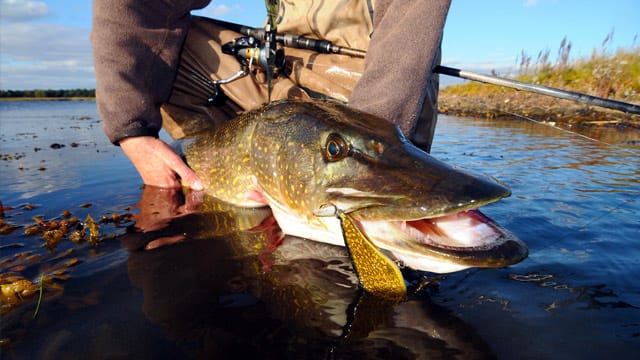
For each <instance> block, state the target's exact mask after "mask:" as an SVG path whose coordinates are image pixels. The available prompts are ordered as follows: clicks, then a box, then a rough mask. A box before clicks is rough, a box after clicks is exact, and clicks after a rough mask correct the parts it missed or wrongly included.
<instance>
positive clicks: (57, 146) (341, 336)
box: [0, 102, 640, 359]
mask: <svg viewBox="0 0 640 360" xmlns="http://www.w3.org/2000/svg"><path fill="white" fill-rule="evenodd" d="M599 132H600V133H601V134H599V140H600V141H598V140H592V139H588V138H586V137H584V136H579V135H576V134H572V133H569V132H566V131H563V130H560V129H557V128H553V127H549V126H546V125H541V124H537V123H533V122H528V121H524V120H517V119H514V120H473V119H460V118H455V117H447V116H442V117H441V118H440V121H439V124H438V128H437V131H436V138H435V143H434V146H433V150H432V154H433V155H434V156H436V157H437V158H439V159H441V160H444V161H446V162H449V163H451V164H455V165H459V166H461V167H466V168H469V169H472V170H476V171H480V172H483V173H486V174H489V175H492V176H494V177H496V178H498V179H499V180H501V181H502V182H504V183H506V184H508V185H509V186H510V187H511V189H512V192H513V195H512V196H511V197H510V198H507V199H504V200H502V201H499V202H497V203H494V204H491V205H488V206H486V207H484V208H483V209H484V210H483V212H484V213H485V214H487V215H488V216H490V217H491V218H493V219H494V220H496V221H497V222H498V223H500V224H501V225H503V226H504V227H505V228H507V229H509V230H510V231H512V232H514V233H515V234H516V235H517V236H518V237H519V238H520V239H521V240H523V241H524V242H525V243H527V245H528V246H529V251H530V255H529V257H528V258H527V259H525V260H524V261H523V262H521V263H519V264H517V265H514V266H511V267H508V268H504V269H490V270H487V269H470V270H466V271H461V272H458V273H453V274H448V275H446V276H442V277H436V276H434V274H426V273H416V272H412V271H409V270H406V269H405V270H404V274H405V277H406V278H407V280H408V281H409V282H410V284H411V285H412V286H410V290H411V294H410V295H409V297H408V299H407V300H406V301H404V302H402V303H400V304H395V305H389V304H381V303H378V302H377V301H376V300H375V299H371V298H369V297H367V296H363V295H362V294H360V293H359V292H358V291H357V289H356V287H355V285H354V276H353V272H352V270H351V267H350V263H349V261H348V258H347V257H346V254H345V252H344V249H342V248H339V247H332V246H328V245H324V244H315V243H311V242H309V241H305V240H300V239H293V238H287V239H285V241H284V243H283V244H282V245H280V247H278V246H276V245H274V244H267V243H264V236H262V237H260V236H261V235H264V233H268V232H269V231H271V230H270V229H272V227H271V226H270V225H269V223H268V221H267V220H265V219H267V218H268V213H265V212H263V211H243V210H238V211H236V212H235V213H233V214H232V216H231V215H229V213H228V212H222V211H220V209H219V208H215V209H216V211H214V212H213V213H212V214H213V215H204V214H200V213H199V212H195V213H193V209H192V208H190V202H192V201H193V200H194V199H192V198H191V197H190V196H186V197H185V196H183V194H181V193H175V192H170V191H161V190H158V189H153V188H146V189H144V190H143V188H142V186H141V182H140V179H139V178H138V175H137V173H136V172H135V169H134V168H133V167H132V166H131V164H129V162H128V161H127V160H126V159H125V158H124V156H123V155H122V154H121V152H120V150H119V149H118V148H116V147H114V146H112V145H111V144H109V143H108V141H107V140H106V139H105V137H104V135H103V134H102V131H101V124H100V120H99V118H98V115H97V113H96V109H95V103H93V102H14V103H3V102H0V133H1V135H0V155H1V156H2V160H1V161H0V174H1V175H0V201H1V202H2V207H3V209H4V211H3V212H4V215H3V217H2V218H1V219H2V221H3V224H4V226H5V227H4V229H5V230H3V234H2V235H0V274H1V275H0V276H2V278H0V279H3V281H4V282H7V281H9V280H7V279H11V277H12V276H13V279H14V280H15V279H17V278H25V279H28V280H30V281H32V282H34V283H35V284H36V285H34V286H35V290H34V289H32V290H34V291H35V293H33V292H34V291H32V294H26V295H25V296H24V298H22V299H20V301H18V302H17V303H15V304H12V305H8V304H7V303H3V304H2V305H3V307H2V311H1V316H2V321H1V324H0V344H2V345H1V346H0V354H1V357H2V358H6V359H24V358H41V359H48V358H63V357H64V358H143V359H144V358H172V359H176V358H203V357H207V358H212V357H215V358H238V357H240V356H253V357H255V356H260V357H261V358H267V359H270V358H296V359H298V358H310V359H318V358H329V359H357V358H367V359H371V358H383V359H412V358H433V357H436V358H500V359H515V358H517V359H541V358H544V359H553V358H557V359H566V358H584V359H591V358H593V359H598V358H632V357H634V356H637V354H638V352H639V351H640V283H639V282H638V279H637V274H638V273H640V236H639V235H640V203H639V202H640V156H639V155H640V147H638V145H637V138H636V139H634V138H633V137H634V136H636V137H637V136H638V135H637V134H633V133H626V134H624V136H620V134H615V133H614V134H610V131H608V130H601V129H599ZM602 133H604V135H602ZM589 136H593V132H592V134H590V135H589ZM630 136H631V140H629V138H630ZM620 139H623V140H620ZM620 141H622V142H620ZM614 142H617V143H614ZM211 206H212V207H214V206H217V205H216V204H213V205H211ZM65 210H66V211H68V212H69V213H70V214H65ZM132 214H135V216H136V219H137V220H136V221H137V223H138V225H139V226H143V227H144V228H145V229H146V230H147V232H146V233H140V232H137V231H134V230H133V228H134V221H132V219H131V216H130V215H132ZM87 215H91V216H92V217H93V218H94V219H96V222H98V223H99V229H98V230H99V234H100V235H99V236H98V237H97V238H96V239H94V240H95V241H92V242H91V241H87V240H86V238H85V240H84V241H78V242H77V243H76V242H73V241H71V240H70V239H69V238H68V237H64V238H63V239H62V240H61V241H60V242H58V243H55V244H54V242H49V243H48V246H45V245H46V244H47V242H45V241H44V240H43V239H42V235H43V234H42V233H38V234H35V235H25V229H27V228H29V227H30V226H33V225H34V224H35V222H36V220H34V217H38V218H39V219H42V220H43V221H46V222H49V221H52V220H53V221H56V222H57V223H59V222H60V221H61V220H64V219H67V220H70V219H72V217H73V216H77V217H78V218H79V220H80V221H84V222H85V224H86V219H87ZM114 218H115V219H116V221H113V219H114ZM239 218H241V219H242V221H239V220H234V219H239ZM229 224H232V225H233V226H229ZM245 224H249V225H245ZM256 225H258V226H256ZM230 228H231V229H230ZM67 236H68V235H67ZM260 239H262V240H260ZM261 241H262V242H261ZM174 242H176V243H175V244H173V245H168V246H159V247H157V248H155V246H157V245H158V244H165V243H174ZM151 244H154V246H150V245H151ZM145 246H146V249H147V250H144V249H145ZM150 248H153V249H150ZM40 283H42V286H41V287H40V286H38V285H39V284H40ZM419 283H423V285H424V286H421V287H418V286H417V284H419ZM40 291H41V292H42V296H40ZM3 301H4V300H3ZM36 309H37V310H36Z"/></svg>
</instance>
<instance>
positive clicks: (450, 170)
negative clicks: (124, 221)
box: [182, 100, 528, 273]
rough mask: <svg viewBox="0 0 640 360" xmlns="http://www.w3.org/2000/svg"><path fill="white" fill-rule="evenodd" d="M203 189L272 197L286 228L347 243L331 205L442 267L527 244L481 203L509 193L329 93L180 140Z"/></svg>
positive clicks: (379, 243) (253, 203) (496, 260)
mask: <svg viewBox="0 0 640 360" xmlns="http://www.w3.org/2000/svg"><path fill="white" fill-rule="evenodd" d="M182 151H183V154H184V156H185V159H186V161H187V163H188V164H189V165H190V166H191V167H192V168H193V169H194V170H195V171H196V173H197V174H198V175H199V176H200V178H201V179H202V180H203V182H204V184H205V191H206V193H208V194H210V195H212V196H214V197H216V198H218V199H220V200H222V201H224V202H227V203H230V204H232V205H235V206H239V207H263V206H269V207H270V208H271V210H272V211H273V214H274V216H275V218H276V220H277V222H278V224H279V226H280V228H281V229H282V231H283V232H284V233H285V234H288V235H293V236H297V237H301V238H305V239H310V240H315V241H320V242H324V243H330V244H335V245H341V246H344V245H345V242H344V239H343V232H342V228H341V223H340V219H339V218H338V217H337V216H336V214H337V213H340V214H347V215H348V216H349V218H350V219H352V220H353V222H354V223H355V224H356V226H357V227H358V229H359V230H360V231H361V232H362V233H363V234H364V235H365V236H366V237H367V238H368V239H370V240H371V241H372V243H373V244H374V245H375V246H376V247H378V248H380V249H382V250H383V251H384V252H385V253H386V254H388V256H389V257H390V258H391V259H393V260H394V261H396V262H399V263H401V264H403V265H406V266H409V267H410V268H413V269H417V270H424V271H429V272H435V273H448V272H454V271H458V270H462V269H465V268H468V267H503V266H507V265H511V264H514V263H517V262H519V261H521V260H522V259H524V258H525V257H526V256H527V253H528V250H527V247H526V246H525V245H524V243H522V242H521V241H520V240H518V239H517V238H516V237H515V236H514V235H513V234H512V233H510V232H509V231H507V230H505V229H503V228H502V227H501V226H499V225H498V224H497V223H496V222H494V221H493V220H491V219H489V218H488V217H487V216H485V215H483V214H482V213H481V212H479V211H478V210H477V208H478V207H481V206H483V205H485V204H488V203H491V202H494V201H497V200H499V199H502V198H504V197H507V196H509V195H511V191H510V190H509V189H508V187H506V186H505V185H504V184H502V183H500V182H498V181H497V180H495V179H493V178H491V177H489V176H485V175H480V174H476V173H473V172H470V171H466V170H462V169H459V168H456V167H453V166H450V165H448V164H446V163H444V162H442V161H439V160H437V159H435V158H434V157H432V156H431V155H429V154H428V153H426V152H424V151H422V150H420V149H419V148H417V147H416V146H414V145H413V144H412V143H411V142H410V141H408V140H407V139H406V138H405V137H404V136H403V135H402V133H401V132H400V130H399V128H398V127H397V126H395V125H393V124H392V123H390V122H389V121H387V120H384V119H381V118H378V117H375V116H372V115H370V114H367V113H364V112H361V111H358V110H355V109H352V108H350V107H348V106H347V105H344V104H341V103H338V102H335V101H291V100H284V101H279V102H272V103H271V104H268V105H265V106H262V107H260V108H258V109H255V110H251V111H248V112H245V113H243V114H241V115H240V116H238V117H237V118H235V119H233V120H231V121H229V122H227V123H225V124H222V125H221V126H218V127H217V128H216V129H215V130H214V131H212V132H209V133H206V134H202V135H201V136H198V137H196V138H195V139H192V140H191V141H189V142H186V143H184V145H183V149H182Z"/></svg>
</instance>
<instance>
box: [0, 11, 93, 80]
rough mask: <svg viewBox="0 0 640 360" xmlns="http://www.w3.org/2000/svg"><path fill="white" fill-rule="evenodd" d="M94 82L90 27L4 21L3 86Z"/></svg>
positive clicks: (0, 37)
mask: <svg viewBox="0 0 640 360" xmlns="http://www.w3.org/2000/svg"><path fill="white" fill-rule="evenodd" d="M94 86H95V76H94V73H93V58H92V52H91V42H90V41H89V30H88V29H79V28H72V27H68V26H64V25H57V24H47V23H31V22H27V23H24V22H23V23H9V24H6V23H4V24H2V29H1V31H0V88H2V89H13V90H25V89H34V88H40V89H42V88H44V89H68V88H76V87H80V88H92V87H94Z"/></svg>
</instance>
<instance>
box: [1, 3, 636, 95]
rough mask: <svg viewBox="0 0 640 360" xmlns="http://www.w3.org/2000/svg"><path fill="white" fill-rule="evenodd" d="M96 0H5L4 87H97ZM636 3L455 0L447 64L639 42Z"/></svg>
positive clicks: (505, 67)
mask: <svg viewBox="0 0 640 360" xmlns="http://www.w3.org/2000/svg"><path fill="white" fill-rule="evenodd" d="M91 11H92V9H91V1H87V0H57V1H54V0H0V89H3V90H6V89H35V88H44V89H70V88H93V87H94V86H95V79H94V75H93V63H92V56H91V44H90V42H89V33H90V31H91ZM198 13H199V14H204V15H207V16H210V17H217V18H220V19H223V20H227V21H233V22H238V23H243V24H246V25H251V26H259V25H260V24H262V22H263V21H264V18H265V10H264V1H263V0H248V1H232V0H223V1H218V0H213V1H212V2H211V4H210V5H209V6H208V7H207V8H206V9H204V10H203V11H200V12H198ZM638 19H640V1H638V0H613V1H596V0H583V1H578V0H494V1H489V0H487V1H477V0H453V4H452V6H451V9H450V11H449V16H448V18H447V25H446V27H445V32H444V41H443V65H448V66H452V67H457V68H460V69H466V70H474V71H483V72H490V71H491V70H492V69H495V70H497V71H498V72H499V73H501V74H505V73H507V72H508V71H509V68H514V67H515V66H516V60H517V58H518V56H519V55H520V54H521V52H523V51H524V52H525V53H526V54H527V55H529V56H531V57H533V58H534V60H535V58H536V56H537V54H538V53H539V52H540V51H544V50H546V49H548V50H549V51H550V54H551V60H552V61H553V60H555V54H556V53H557V50H558V48H559V45H560V42H561V40H562V39H563V38H564V37H565V36H566V37H567V40H568V41H570V42H571V44H572V50H571V58H572V59H577V58H580V57H586V56H589V55H590V54H591V52H592V51H593V49H595V48H597V49H600V48H601V46H602V41H603V40H604V38H605V37H606V36H607V34H609V33H610V32H612V31H613V40H612V41H610V42H609V43H608V46H607V48H608V49H609V50H610V51H613V50H615V49H617V48H619V47H625V48H631V47H632V46H635V47H638V46H639V45H640V36H639V35H640V25H639V24H640V21H639V20H638Z"/></svg>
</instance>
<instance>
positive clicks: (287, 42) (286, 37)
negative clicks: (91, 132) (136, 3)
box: [204, 18, 640, 115]
mask: <svg viewBox="0 0 640 360" xmlns="http://www.w3.org/2000/svg"><path fill="white" fill-rule="evenodd" d="M204 19H205V20H207V21H210V22H213V23H215V24H217V25H219V26H223V27H226V28H228V29H231V30H233V31H235V32H238V33H240V34H243V35H246V36H251V37H254V38H256V39H257V40H261V41H262V40H264V39H265V38H266V36H267V32H266V31H265V29H261V28H252V27H249V26H245V25H239V24H235V23H230V22H226V21H222V20H215V19H210V18H204ZM275 39H276V42H278V43H281V44H283V45H284V46H285V47H293V48H298V49H306V50H312V51H316V52H319V53H323V54H341V55H349V56H353V57H360V58H364V57H365V55H366V54H367V52H366V51H365V50H358V49H352V48H348V47H343V46H337V45H335V44H333V43H332V42H330V41H327V40H317V39H311V38H307V37H304V36H300V35H293V34H276V36H275ZM433 72H435V73H438V74H443V75H448V76H453V77H458V78H461V79H466V80H473V81H478V82H482V83H487V84H492V85H499V86H504V87H508V88H512V89H516V90H523V91H529V92H533V93H537V94H541V95H546V96H551V97H555V98H559V99H565V100H573V101H576V102H580V103H584V104H589V105H594V106H599V107H603V108H608V109H613V110H618V111H622V112H625V113H628V114H636V115H639V114H640V105H636V104H631V103H627V102H624V101H618V100H612V99H606V98H602V97H598V96H593V95H587V94H583V93H579V92H575V91H569V90H563V89H558V88H554V87H550V86H544V85H537V84H531V83H527V82H523V81H518V80H512V79H506V78H502V77H498V76H492V75H485V74H480V73H476V72H472V71H468V70H461V69H456V68H451V67H447V66H442V65H438V66H436V67H435V68H434V69H433Z"/></svg>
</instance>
